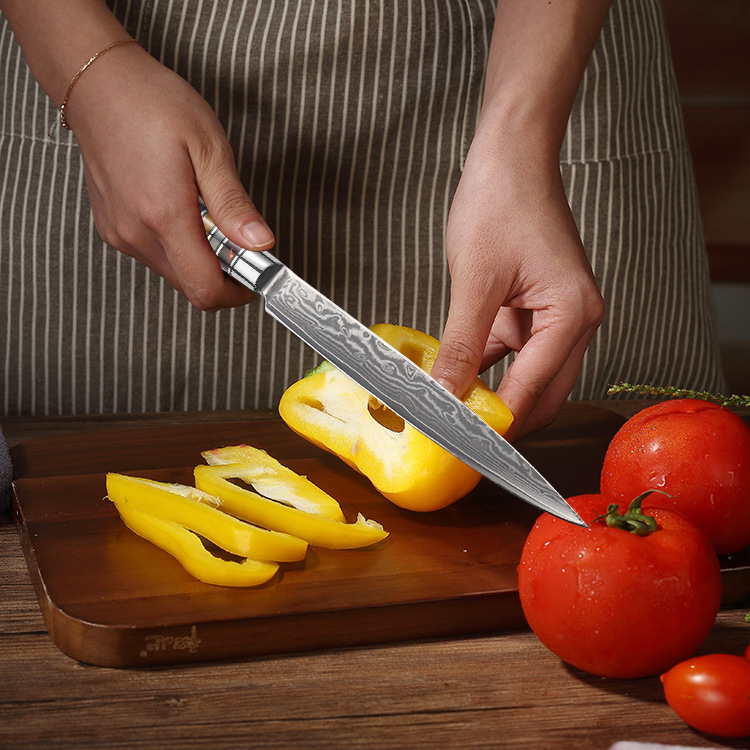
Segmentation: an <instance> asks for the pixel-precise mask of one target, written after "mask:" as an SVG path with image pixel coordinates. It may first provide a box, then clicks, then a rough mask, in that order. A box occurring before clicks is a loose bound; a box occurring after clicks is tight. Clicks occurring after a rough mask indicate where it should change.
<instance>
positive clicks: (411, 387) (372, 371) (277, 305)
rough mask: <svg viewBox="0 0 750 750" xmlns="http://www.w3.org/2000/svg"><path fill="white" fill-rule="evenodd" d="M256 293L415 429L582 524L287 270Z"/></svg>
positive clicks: (407, 366) (394, 354)
mask: <svg viewBox="0 0 750 750" xmlns="http://www.w3.org/2000/svg"><path fill="white" fill-rule="evenodd" d="M259 291H260V292H261V293H262V295H263V297H264V298H265V305H266V311H267V312H268V313H269V314H270V315H272V316H273V317H274V318H276V319H277V320H278V321H279V322H280V323H282V324H283V325H284V326H286V327H287V328H288V329H289V330H290V331H292V332H293V333H294V334H296V335H297V336H298V337H299V338H300V339H302V340H303V341H304V342H305V343H306V344H308V345H309V346H310V347H312V348H313V349H314V350H315V351H316V352H318V354H320V355H321V356H322V357H324V358H325V359H327V360H328V361H329V362H330V363H331V364H333V365H335V366H336V367H337V368H338V369H340V370H341V371H342V372H344V373H345V374H346V375H348V376H349V377H350V378H352V380H354V381H355V382H357V383H359V385H361V386H362V387H363V388H364V389H365V390H366V391H368V392H369V393H370V394H372V395H373V396H375V398H377V399H378V400H379V401H380V402H382V403H383V404H385V405H386V406H387V407H388V408H390V409H392V410H393V411H394V412H396V413H397V414H398V415H399V416H400V417H402V418H403V419H404V420H405V421H406V422H408V423H409V424H410V425H411V426H412V427H414V428H415V429H417V430H419V431H420V432H421V433H422V434H424V435H425V436H427V437H428V438H430V439H431V440H433V441H434V442H436V443H437V444H438V445H440V446H441V447H443V448H445V449H446V450H447V451H448V452H450V453H452V454H453V455H454V456H456V457H457V458H460V459H461V460H462V461H463V462H464V463H466V464H468V465H469V466H471V467H472V468H473V469H476V470H477V471H478V472H479V473H481V474H482V475H484V476H485V477H487V478H488V479H490V480H491V481H493V482H495V483H496V484H498V485H499V486H501V487H503V488H504V489H506V490H508V491H509V492H511V493H513V494H514V495H516V496H518V497H520V498H521V499H522V500H525V501H526V502H528V503H531V504H532V505H535V506H536V507H538V508H541V509H542V510H545V511H548V512H549V513H552V514H553V515H555V516H558V517H559V518H563V519H564V520H566V521H569V522H571V523H574V524H577V525H585V524H584V523H583V521H582V520H581V519H580V517H579V516H578V514H577V513H576V512H575V511H574V510H573V509H572V508H571V507H570V505H568V503H567V502H566V501H565V500H564V498H563V497H562V496H561V495H560V494H559V493H558V492H557V491H556V490H555V489H554V488H553V487H552V486H551V485H550V484H549V482H548V481H547V480H546V479H545V478H544V477H543V476H542V475H541V474H540V473H539V472H538V471H537V470H536V469H535V468H534V467H533V466H532V465H531V464H530V463H529V462H528V461H527V460H526V459H525V458H524V457H523V456H522V455H521V454H520V453H519V452H518V451H517V450H516V449H515V448H514V447H513V446H511V445H510V443H508V441H507V440H505V439H504V438H503V437H502V436H501V435H499V434H498V433H496V432H495V431H494V430H493V429H492V428H491V427H490V426H489V425H487V424H486V423H485V422H484V421H483V420H482V419H481V418H480V417H478V416H477V415H476V414H475V413H474V412H473V411H471V409H469V408H468V407H467V406H466V405H465V404H464V403H463V402H462V401H460V400H459V399H457V398H455V397H454V396H453V395H452V394H451V393H449V392H448V391H447V390H446V389H445V388H443V386H441V385H440V384H439V383H438V382H437V381H435V380H434V379H433V378H432V377H430V376H429V375H428V374H427V373H425V372H424V370H422V369H421V368H420V367H418V366H417V365H415V364H414V363H413V362H411V360H409V359H408V358H407V357H405V356H404V355H403V354H401V353H400V352H399V351H397V350H396V349H394V348H393V347H392V346H390V344H387V343H386V342H385V341H383V340H382V339H381V338H380V337H378V336H376V335H375V334H374V333H372V331H370V330H369V329H368V328H366V327H365V326H363V325H362V324H361V323H360V322H359V321H357V320H356V318H353V317H352V316H350V315H349V314H348V313H347V312H345V311H344V310H342V309H341V308H340V307H338V306H337V305H335V304H334V303H333V302H331V301H330V300H329V299H328V298H327V297H325V296H324V295H322V294H320V292H318V291H317V290H316V289H315V288H314V287H312V286H310V285H309V284H308V283H306V282H305V281H303V280H302V279H301V278H299V277H298V276H297V275H296V274H294V273H293V272H292V271H291V270H289V269H288V268H287V267H286V266H283V267H282V270H280V271H279V272H278V273H276V274H275V275H274V276H273V277H272V278H271V279H270V280H269V282H268V283H267V284H266V285H265V287H264V288H263V289H262V290H259Z"/></svg>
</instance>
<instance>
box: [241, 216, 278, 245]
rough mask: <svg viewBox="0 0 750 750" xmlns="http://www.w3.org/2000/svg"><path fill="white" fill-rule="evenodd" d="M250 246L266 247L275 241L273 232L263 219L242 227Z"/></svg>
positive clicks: (243, 234)
mask: <svg viewBox="0 0 750 750" xmlns="http://www.w3.org/2000/svg"><path fill="white" fill-rule="evenodd" d="M242 236H243V237H244V238H245V241H246V242H247V244H248V246H249V247H265V246H266V245H270V244H271V243H273V233H272V232H271V230H270V229H269V228H268V227H267V226H266V225H265V224H264V223H263V222H262V221H252V222H250V223H249V224H247V225H246V226H244V227H243V228H242Z"/></svg>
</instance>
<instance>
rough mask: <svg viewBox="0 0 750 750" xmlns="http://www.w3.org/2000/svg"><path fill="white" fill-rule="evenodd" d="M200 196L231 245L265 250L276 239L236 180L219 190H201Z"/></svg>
mask: <svg viewBox="0 0 750 750" xmlns="http://www.w3.org/2000/svg"><path fill="white" fill-rule="evenodd" d="M201 197H202V198H203V201H204V203H205V204H206V208H207V209H208V212H209V213H210V214H211V218H212V219H213V220H214V222H215V223H216V226H218V227H219V229H221V231H222V233H223V234H224V235H226V236H227V237H228V238H229V239H230V240H232V242H234V243H235V244H237V245H239V246H240V247H246V248H248V249H250V250H268V249H269V248H271V247H273V245H274V243H275V241H276V240H275V237H274V235H273V232H272V231H271V229H270V228H269V226H268V224H266V222H265V220H264V219H263V217H262V216H261V215H260V212H259V211H258V209H257V208H256V207H255V204H254V203H253V202H252V200H250V197H249V196H248V195H247V193H246V192H245V190H244V189H243V188H242V185H241V184H240V183H239V180H237V183H236V184H235V185H232V186H231V187H229V188H227V187H224V189H223V190H222V191H219V192H215V191H211V190H210V188H209V189H205V190H201Z"/></svg>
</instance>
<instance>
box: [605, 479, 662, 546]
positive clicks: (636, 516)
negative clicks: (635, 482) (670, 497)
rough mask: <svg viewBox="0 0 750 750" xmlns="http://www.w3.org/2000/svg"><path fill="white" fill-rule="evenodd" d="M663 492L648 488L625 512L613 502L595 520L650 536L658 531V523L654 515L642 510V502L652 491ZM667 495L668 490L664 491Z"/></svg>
mask: <svg viewBox="0 0 750 750" xmlns="http://www.w3.org/2000/svg"><path fill="white" fill-rule="evenodd" d="M652 492H661V490H647V491H646V492H644V493H642V494H640V495H638V497H637V498H635V500H633V502H631V503H630V507H629V508H628V509H627V510H626V511H625V513H620V508H619V506H618V505H617V503H611V504H610V505H608V506H607V512H606V513H604V514H603V515H601V516H597V517H596V518H595V519H594V521H599V522H600V523H606V524H607V526H609V527H610V528H611V529H623V531H628V532H630V533H631V534H637V535H638V536H648V535H649V534H651V533H652V532H653V531H656V529H657V528H658V527H657V523H656V519H655V518H654V517H653V516H647V515H646V514H645V513H644V512H643V511H642V510H641V503H642V502H643V501H644V500H645V499H646V498H647V497H648V496H649V495H650V494H651V493H652ZM662 494H663V495H666V494H667V493H666V492H662Z"/></svg>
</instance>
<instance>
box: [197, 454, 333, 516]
mask: <svg viewBox="0 0 750 750" xmlns="http://www.w3.org/2000/svg"><path fill="white" fill-rule="evenodd" d="M201 456H203V458H204V460H205V461H206V463H207V464H208V465H209V466H218V465H224V464H246V465H247V467H248V469H249V467H252V472H253V474H252V484H253V487H255V489H256V491H257V492H258V493H259V494H261V495H263V497H268V498H270V499H271V500H277V501H278V502H281V503H284V504H286V505H291V506H292V507H294V508H297V509H299V510H301V511H304V512H305V513H312V514H313V515H316V516H321V517H323V518H330V519H331V520H332V521H344V520H345V519H344V513H343V512H342V510H341V506H340V505H339V504H338V503H337V502H336V500H334V499H333V498H332V497H331V496H330V495H329V494H328V493H327V492H323V490H321V489H320V487H317V486H316V485H314V484H313V483H312V482H311V481H309V480H308V479H307V478H305V477H301V476H300V475H299V474H297V473H295V472H294V471H292V470H291V469H290V468H288V467H286V466H284V465H283V464H281V463H279V462H278V461H277V460H276V459H275V458H273V457H271V456H270V455H269V454H268V453H267V452H266V451H264V450H261V449H260V448H253V446H251V445H228V446H226V447H224V448H214V449H213V450H210V451H204V452H203V453H201ZM248 476H249V475H248Z"/></svg>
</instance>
